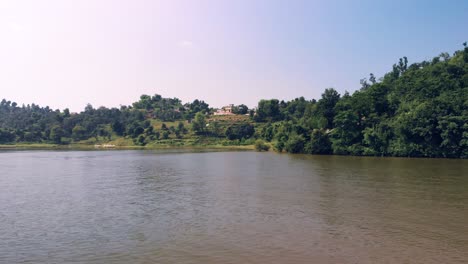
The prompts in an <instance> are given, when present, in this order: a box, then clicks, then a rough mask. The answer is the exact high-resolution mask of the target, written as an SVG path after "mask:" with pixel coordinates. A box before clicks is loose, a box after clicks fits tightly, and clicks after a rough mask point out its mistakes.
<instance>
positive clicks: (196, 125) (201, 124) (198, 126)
mask: <svg viewBox="0 0 468 264" xmlns="http://www.w3.org/2000/svg"><path fill="white" fill-rule="evenodd" d="M192 130H193V131H194V132H195V133H197V134H203V133H205V130H206V120H205V115H204V114H203V113H202V112H198V113H197V114H196V115H195V119H194V120H193V121H192Z"/></svg>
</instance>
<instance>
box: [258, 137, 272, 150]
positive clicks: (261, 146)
mask: <svg viewBox="0 0 468 264" xmlns="http://www.w3.org/2000/svg"><path fill="white" fill-rule="evenodd" d="M255 149H256V150H257V151H268V150H270V146H269V145H267V144H265V142H264V141H263V140H261V139H258V140H257V141H255Z"/></svg>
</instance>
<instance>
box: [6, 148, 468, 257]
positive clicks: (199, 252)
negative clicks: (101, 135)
mask: <svg viewBox="0 0 468 264" xmlns="http://www.w3.org/2000/svg"><path fill="white" fill-rule="evenodd" d="M467 204H468V161H467V160H442V159H397V158H359V157H337V156H301V155H297V156H296V155H280V154H273V153H256V152H202V153H193V152H192V153H189V152H185V153H184V152H180V153H178V152H151V151H62V152H58V151H4V152H0V263H467V262H468V205H467Z"/></svg>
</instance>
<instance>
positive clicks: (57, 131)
mask: <svg viewBox="0 0 468 264" xmlns="http://www.w3.org/2000/svg"><path fill="white" fill-rule="evenodd" d="M63 134H64V132H63V129H62V128H61V127H60V126H59V125H54V126H53V127H52V128H51V129H50V135H49V138H50V140H52V141H53V142H54V143H56V144H60V143H62V137H63Z"/></svg>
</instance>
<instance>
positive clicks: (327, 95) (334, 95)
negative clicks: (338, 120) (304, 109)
mask: <svg viewBox="0 0 468 264" xmlns="http://www.w3.org/2000/svg"><path fill="white" fill-rule="evenodd" d="M339 100H340V94H339V93H338V92H337V91H336V90H335V89H333V88H328V89H325V92H324V93H323V94H322V98H321V99H320V100H319V101H318V111H319V112H320V113H321V114H322V115H323V116H324V117H325V119H326V120H327V124H326V126H325V128H333V118H334V117H335V105H336V104H337V103H338V101H339Z"/></svg>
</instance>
